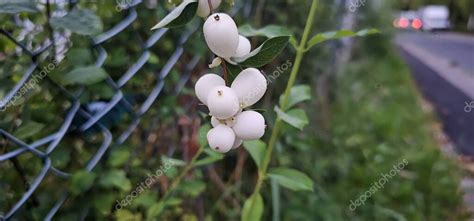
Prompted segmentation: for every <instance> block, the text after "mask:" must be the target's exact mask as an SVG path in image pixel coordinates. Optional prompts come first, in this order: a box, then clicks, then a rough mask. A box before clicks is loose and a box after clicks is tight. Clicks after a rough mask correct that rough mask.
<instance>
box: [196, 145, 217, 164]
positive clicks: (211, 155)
mask: <svg viewBox="0 0 474 221" xmlns="http://www.w3.org/2000/svg"><path fill="white" fill-rule="evenodd" d="M204 152H205V153H206V154H207V156H206V157H204V158H203V159H200V160H198V161H196V163H195V164H194V166H196V167H198V166H204V165H208V164H211V163H214V162H216V161H219V160H222V159H224V154H221V153H217V152H215V151H213V150H210V149H205V150H204Z"/></svg>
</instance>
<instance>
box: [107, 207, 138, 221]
mask: <svg viewBox="0 0 474 221" xmlns="http://www.w3.org/2000/svg"><path fill="white" fill-rule="evenodd" d="M114 217H115V220H117V221H142V220H143V219H142V214H141V213H139V212H137V213H136V214H134V213H132V212H131V211H130V210H126V209H121V210H116V211H115V212H114Z"/></svg>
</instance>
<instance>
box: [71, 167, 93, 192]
mask: <svg viewBox="0 0 474 221" xmlns="http://www.w3.org/2000/svg"><path fill="white" fill-rule="evenodd" d="M95 178H96V175H95V174H94V173H92V172H90V173H89V172H87V171H79V172H77V173H74V174H73V175H72V176H71V180H70V182H71V184H70V185H69V186H70V189H71V192H72V193H73V194H75V195H78V194H80V193H83V192H85V191H87V190H89V189H90V188H91V187H92V184H94V180H95Z"/></svg>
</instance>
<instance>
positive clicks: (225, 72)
mask: <svg viewBox="0 0 474 221" xmlns="http://www.w3.org/2000/svg"><path fill="white" fill-rule="evenodd" d="M222 69H224V82H225V84H226V85H229V84H228V82H227V65H226V63H225V60H224V59H222Z"/></svg>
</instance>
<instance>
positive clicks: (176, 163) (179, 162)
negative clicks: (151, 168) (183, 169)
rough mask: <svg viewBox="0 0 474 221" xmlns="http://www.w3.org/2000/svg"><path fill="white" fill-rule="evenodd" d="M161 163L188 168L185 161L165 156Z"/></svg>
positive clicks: (162, 157)
mask: <svg viewBox="0 0 474 221" xmlns="http://www.w3.org/2000/svg"><path fill="white" fill-rule="evenodd" d="M161 162H166V163H171V164H172V165H174V166H186V162H184V161H183V160H179V159H174V158H170V157H167V156H165V155H162V156H161Z"/></svg>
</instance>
